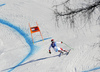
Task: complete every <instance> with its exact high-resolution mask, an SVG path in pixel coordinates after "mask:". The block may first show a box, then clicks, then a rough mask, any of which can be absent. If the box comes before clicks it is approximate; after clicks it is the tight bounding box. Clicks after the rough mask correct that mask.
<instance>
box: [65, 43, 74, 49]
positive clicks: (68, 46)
mask: <svg viewBox="0 0 100 72" xmlns="http://www.w3.org/2000/svg"><path fill="white" fill-rule="evenodd" d="M63 44H65V45H66V46H67V47H69V48H70V49H73V48H71V47H70V46H68V45H67V44H66V43H63ZM73 50H74V49H73Z"/></svg>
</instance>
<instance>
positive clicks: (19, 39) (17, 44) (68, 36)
mask: <svg viewBox="0 0 100 72" xmlns="http://www.w3.org/2000/svg"><path fill="white" fill-rule="evenodd" d="M62 1H64V0H59V1H58V0H0V72H89V71H91V72H100V32H99V31H100V26H99V25H96V22H95V21H93V22H92V23H93V24H92V25H91V26H89V25H87V26H86V27H83V28H82V27H81V25H80V28H78V29H75V30H73V29H69V28H67V26H66V25H60V28H58V27H57V26H56V25H55V16H54V14H53V11H52V10H53V8H52V6H53V5H56V4H60V3H61V2H62ZM74 1H76V0H74ZM74 1H72V4H73V3H74ZM76 2H77V3H78V4H79V3H80V0H77V1H76ZM81 2H82V1H81ZM36 22H37V23H38V25H39V27H40V30H41V32H42V35H43V37H44V41H41V36H40V34H39V33H35V34H33V37H34V40H35V44H34V45H33V43H32V40H31V34H30V30H29V25H28V23H30V24H31V26H35V25H36ZM77 23H80V22H77ZM94 23H95V24H94ZM51 38H54V39H55V41H63V42H64V43H66V44H68V45H69V46H70V47H72V48H74V50H71V52H70V53H69V55H68V56H65V55H63V56H61V57H58V54H59V53H57V52H54V51H53V49H52V54H49V53H48V48H49V46H50V39H51ZM58 46H60V47H62V48H64V49H66V50H69V49H70V48H68V47H67V46H66V45H64V44H61V45H58Z"/></svg>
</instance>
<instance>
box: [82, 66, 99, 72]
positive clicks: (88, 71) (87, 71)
mask: <svg viewBox="0 0 100 72" xmlns="http://www.w3.org/2000/svg"><path fill="white" fill-rule="evenodd" d="M98 69H100V67H96V68H93V69H90V70H86V71H82V72H90V71H94V70H98Z"/></svg>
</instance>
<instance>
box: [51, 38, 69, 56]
mask: <svg viewBox="0 0 100 72" xmlns="http://www.w3.org/2000/svg"><path fill="white" fill-rule="evenodd" d="M57 43H63V42H62V41H61V42H55V41H54V39H51V45H50V47H49V53H50V54H51V50H50V49H51V47H52V48H53V49H54V50H55V52H60V53H63V52H68V51H67V50H64V49H62V48H60V47H57Z"/></svg>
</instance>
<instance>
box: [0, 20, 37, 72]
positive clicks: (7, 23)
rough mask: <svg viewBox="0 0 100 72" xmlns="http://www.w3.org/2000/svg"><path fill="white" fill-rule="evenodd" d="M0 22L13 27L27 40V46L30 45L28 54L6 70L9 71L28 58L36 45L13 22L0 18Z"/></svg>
mask: <svg viewBox="0 0 100 72" xmlns="http://www.w3.org/2000/svg"><path fill="white" fill-rule="evenodd" d="M0 23H2V24H4V25H7V26H9V27H11V28H13V29H15V30H16V31H17V32H19V34H20V35H22V36H23V37H24V38H25V40H26V42H27V43H28V44H29V46H30V52H29V54H28V55H27V56H26V57H25V58H24V59H23V60H22V61H21V62H20V63H18V64H17V65H16V66H15V67H13V68H12V69H10V70H9V71H8V72H11V71H12V70H14V69H15V68H16V67H18V66H19V65H20V64H21V63H23V62H24V61H25V60H26V59H28V58H29V57H30V56H31V55H32V54H33V52H35V48H36V47H37V46H35V45H33V42H32V40H31V38H30V37H28V35H27V34H26V33H25V32H24V31H23V30H21V29H20V28H19V27H16V26H14V25H13V24H11V23H10V22H8V21H5V20H3V19H0Z"/></svg>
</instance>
